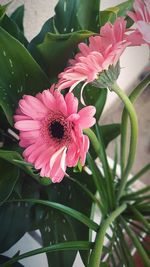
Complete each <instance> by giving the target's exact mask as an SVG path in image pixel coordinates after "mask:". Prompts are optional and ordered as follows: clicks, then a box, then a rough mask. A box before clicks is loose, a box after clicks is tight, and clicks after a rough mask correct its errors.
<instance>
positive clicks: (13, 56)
mask: <svg viewBox="0 0 150 267" xmlns="http://www.w3.org/2000/svg"><path fill="white" fill-rule="evenodd" d="M0 40H1V42H0V69H1V72H0V106H1V107H2V109H3V110H4V112H5V114H6V116H7V119H8V121H9V122H10V124H13V118H12V116H13V114H14V113H15V109H16V107H17V104H18V101H19V99H20V98H21V97H22V95H23V94H30V95H35V94H36V93H38V92H39V91H40V90H43V89H45V88H47V87H48V86H49V82H48V79H47V77H46V75H45V74H44V73H43V72H42V70H41V69H40V67H39V66H38V64H37V63H36V62H35V61H34V60H33V58H32V57H31V56H30V54H29V53H28V51H27V50H26V49H25V48H24V47H23V46H22V45H21V44H20V43H19V42H18V41H17V40H15V39H14V38H13V37H12V36H11V35H9V34H8V33H7V32H6V31H5V30H3V29H2V28H1V27H0ZM14 51H15V53H14ZM20 64H21V65H20Z"/></svg>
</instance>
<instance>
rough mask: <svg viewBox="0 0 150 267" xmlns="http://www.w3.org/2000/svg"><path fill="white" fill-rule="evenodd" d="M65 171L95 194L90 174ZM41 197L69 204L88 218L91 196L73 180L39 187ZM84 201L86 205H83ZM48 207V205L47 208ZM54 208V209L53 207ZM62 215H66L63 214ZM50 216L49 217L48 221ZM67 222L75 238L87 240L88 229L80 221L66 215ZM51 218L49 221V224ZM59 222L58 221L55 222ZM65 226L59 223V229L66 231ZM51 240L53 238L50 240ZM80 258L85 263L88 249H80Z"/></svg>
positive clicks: (58, 214) (66, 179) (65, 179)
mask: <svg viewBox="0 0 150 267" xmlns="http://www.w3.org/2000/svg"><path fill="white" fill-rule="evenodd" d="M67 173H68V174H69V175H70V176H71V177H74V179H76V180H77V181H79V182H80V183H81V184H82V185H83V186H84V187H85V188H87V189H88V190H89V191H91V192H92V193H93V194H95V191H96V189H95V185H94V184H93V180H92V176H91V175H88V174H87V173H86V172H81V173H74V172H73V170H72V169H68V170H67ZM41 198H42V199H47V200H49V201H51V202H57V203H61V204H63V205H66V206H69V207H71V208H72V209H75V210H78V211H79V212H81V213H83V214H85V215H86V216H87V217H89V218H90V215H91V209H92V204H93V201H92V199H91V197H89V196H88V195H87V194H86V193H85V192H84V191H83V190H82V189H81V187H79V186H78V185H77V184H75V183H74V182H73V181H70V180H69V179H68V178H64V179H63V181H62V182H61V183H60V184H52V185H51V186H49V187H46V188H45V187H42V188H41ZM85 203H86V205H85ZM43 208H44V207H43ZM48 210H50V211H51V210H52V209H50V207H49V208H48V209H47V211H48ZM53 210H54V209H53ZM56 213H57V216H58V217H57V218H58V220H59V218H60V214H62V213H60V211H57V212H56ZM63 216H65V217H66V216H67V215H64V214H63ZM50 220H51V217H49V223H50ZM67 221H68V224H69V222H70V227H71V226H72V229H74V232H75V234H76V240H81V239H82V240H85V241H87V240H89V229H88V228H87V227H86V226H85V225H84V224H83V223H81V222H79V221H77V220H76V219H73V218H71V217H70V216H67ZM52 223H53V220H52V221H51V224H52ZM56 223H59V222H56ZM65 229H66V226H65V225H64V224H62V225H61V231H62V232H63V231H66V230H65ZM52 241H53V240H52ZM81 256H82V260H83V261H84V264H85V265H86V264H87V261H88V256H89V251H82V252H81ZM66 260H67V259H66Z"/></svg>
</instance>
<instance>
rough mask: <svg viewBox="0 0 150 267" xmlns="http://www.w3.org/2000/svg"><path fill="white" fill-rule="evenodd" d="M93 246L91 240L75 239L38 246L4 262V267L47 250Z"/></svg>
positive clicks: (89, 247)
mask: <svg viewBox="0 0 150 267" xmlns="http://www.w3.org/2000/svg"><path fill="white" fill-rule="evenodd" d="M91 248H92V243H91V242H86V241H76V242H75V241H74V242H64V243H60V244H56V245H52V246H48V247H44V248H38V249H35V250H31V251H29V252H26V253H24V254H22V255H19V256H17V257H15V258H13V259H11V260H10V261H9V262H8V263H6V264H4V265H3V267H7V266H12V263H14V262H16V261H18V260H21V259H24V258H27V257H31V256H33V255H37V254H41V253H45V252H47V253H48V252H54V251H62V250H63V251H65V250H79V249H80V250H89V249H91Z"/></svg>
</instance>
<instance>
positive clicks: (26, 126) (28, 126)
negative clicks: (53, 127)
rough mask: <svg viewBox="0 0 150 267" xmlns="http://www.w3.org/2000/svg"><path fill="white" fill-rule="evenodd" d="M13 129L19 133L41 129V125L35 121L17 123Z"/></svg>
mask: <svg viewBox="0 0 150 267" xmlns="http://www.w3.org/2000/svg"><path fill="white" fill-rule="evenodd" d="M14 127H15V128H16V129H18V130H20V131H32V130H39V129H40V127H41V123H40V122H39V121H35V120H24V121H17V122H16V123H15V125H14Z"/></svg>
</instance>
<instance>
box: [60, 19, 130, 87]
mask: <svg viewBox="0 0 150 267" xmlns="http://www.w3.org/2000/svg"><path fill="white" fill-rule="evenodd" d="M125 33H126V21H125V20H124V18H121V17H120V18H118V19H117V20H116V22H115V24H114V25H112V24H111V23H109V22H108V23H106V24H105V25H104V26H103V27H102V28H101V30H100V35H97V36H91V37H90V38H89V45H86V44H85V43H80V44H79V46H78V47H79V50H80V52H79V53H78V54H77V55H76V56H75V58H74V59H72V60H70V62H69V63H70V66H69V67H68V68H66V69H65V70H64V72H62V73H60V74H59V78H60V80H59V82H58V85H57V86H58V89H59V90H61V89H65V88H68V87H70V91H72V90H73V89H74V87H75V86H76V85H77V84H78V83H80V82H84V84H83V87H82V90H83V88H84V86H85V85H86V84H87V83H91V82H93V81H95V80H98V79H99V77H100V75H101V73H102V72H103V71H104V70H108V68H109V67H110V66H112V65H113V66H116V64H117V62H118V60H119V58H120V56H121V54H122V53H123V51H124V50H125V48H126V47H127V46H128V45H129V44H130V43H129V42H128V41H127V40H126V34H125Z"/></svg>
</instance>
